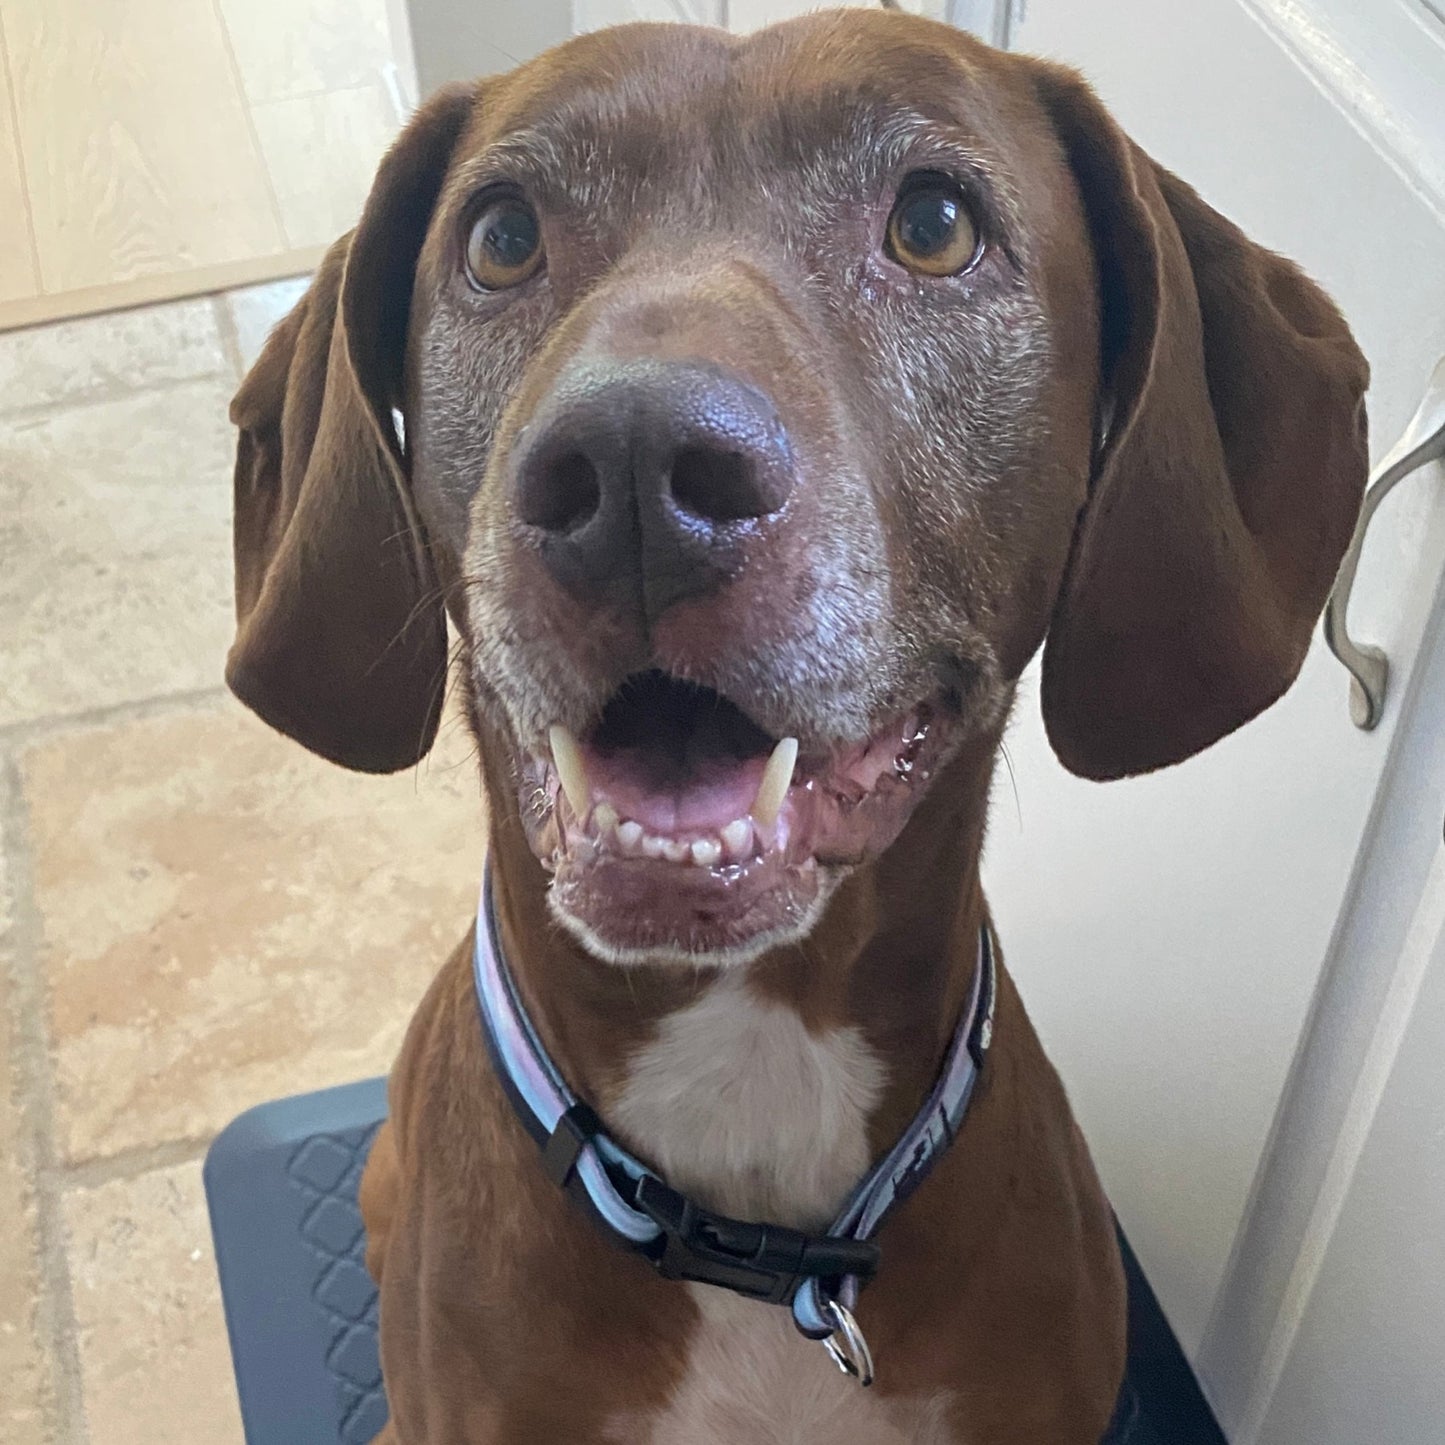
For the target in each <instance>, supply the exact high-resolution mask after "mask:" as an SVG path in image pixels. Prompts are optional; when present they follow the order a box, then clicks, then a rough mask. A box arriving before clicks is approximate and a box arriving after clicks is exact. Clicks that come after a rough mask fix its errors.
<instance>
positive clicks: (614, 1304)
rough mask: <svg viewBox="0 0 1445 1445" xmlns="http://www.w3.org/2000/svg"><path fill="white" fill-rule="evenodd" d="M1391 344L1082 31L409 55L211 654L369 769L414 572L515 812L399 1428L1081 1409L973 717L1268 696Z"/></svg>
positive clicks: (295, 322) (987, 1441)
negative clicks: (1080, 50)
mask: <svg viewBox="0 0 1445 1445" xmlns="http://www.w3.org/2000/svg"><path fill="white" fill-rule="evenodd" d="M1365 385H1366V368H1365V364H1364V361H1363V359H1362V358H1361V356H1360V354H1359V352H1358V350H1357V349H1356V347H1355V345H1354V343H1353V341H1352V340H1351V337H1350V334H1349V332H1348V330H1347V329H1346V327H1345V325H1344V323H1343V321H1342V320H1341V318H1340V317H1339V315H1338V313H1337V312H1336V311H1335V309H1334V308H1333V307H1332V305H1331V304H1330V302H1329V301H1328V300H1327V299H1326V298H1325V297H1324V296H1323V295H1322V294H1321V293H1320V291H1319V290H1317V289H1316V288H1315V286H1314V285H1312V284H1311V282H1310V281H1308V280H1307V279H1306V278H1305V277H1304V276H1303V275H1302V274H1301V273H1300V272H1299V271H1298V270H1297V269H1296V268H1295V267H1294V266H1292V265H1291V264H1290V263H1289V262H1288V261H1285V260H1282V259H1281V258H1279V257H1277V256H1275V255H1272V254H1270V253H1269V252H1267V251H1265V250H1262V249H1261V248H1259V247H1258V246H1255V245H1254V244H1252V243H1251V242H1250V241H1249V240H1248V239H1246V237H1244V236H1243V235H1241V234H1240V232H1239V231H1238V230H1236V229H1235V228H1234V227H1233V226H1232V225H1231V224H1230V223H1229V222H1228V221H1226V220H1225V219H1223V218H1222V217H1221V216H1219V215H1218V214H1217V213H1215V212H1214V211H1213V210H1211V209H1210V207H1209V206H1208V205H1206V204H1205V203H1204V202H1203V201H1202V200H1201V199H1200V198H1199V197H1198V196H1196V195H1195V193H1194V192H1193V191H1192V190H1190V188H1189V187H1188V186H1187V185H1185V184H1184V183H1183V182H1182V181H1180V180H1178V179H1176V178H1175V177H1174V176H1172V175H1170V174H1169V173H1168V172H1167V171H1164V170H1162V169H1161V168H1160V167H1158V166H1157V165H1155V164H1154V163H1153V162H1152V161H1151V160H1150V158H1149V157H1148V156H1147V155H1145V154H1144V153H1143V152H1141V151H1140V150H1139V149H1138V148H1137V147H1136V146H1135V145H1134V144H1133V143H1132V142H1131V141H1130V139H1129V138H1128V136H1126V135H1125V134H1124V133H1123V132H1122V131H1121V130H1120V129H1119V127H1118V126H1117V125H1116V124H1115V123H1114V121H1113V120H1112V119H1111V118H1110V117H1109V115H1108V114H1107V113H1106V111H1105V110H1104V109H1103V108H1102V107H1101V105H1100V103H1099V102H1098V100H1097V99H1096V98H1095V97H1094V95H1093V94H1092V92H1091V91H1090V90H1089V88H1088V86H1087V85H1086V84H1085V83H1084V82H1083V81H1082V80H1081V79H1080V78H1079V77H1078V76H1076V75H1074V74H1073V73H1071V72H1069V71H1067V70H1063V69H1060V68H1057V67H1055V66H1051V65H1047V64H1044V63H1041V62H1037V61H1033V60H1029V59H1026V58H1023V57H1019V56H1014V55H1005V54H1001V53H998V52H995V51H993V50H990V49H988V48H987V47H985V46H983V45H981V44H979V43H977V42H976V41H974V40H972V39H970V38H968V37H967V36H965V35H963V34H961V33H958V32H956V31H954V30H951V29H949V28H946V27H944V26H941V25H935V24H933V23H930V22H928V21H924V20H920V19H916V18H912V17H909V16H905V15H901V14H891V13H883V12H867V11H861V10H854V11H847V12H837V13H831V14H820V15H816V16H812V17H809V18H807V19H805V20H799V21H795V22H791V23H789V24H786V25H782V26H778V27H776V28H774V29H770V30H764V31H762V32H760V33H758V34H755V35H752V36H749V37H746V38H743V39H738V38H734V37H731V36H728V35H726V34H723V33H720V32H714V31H709V30H700V29H692V28H688V27H684V26H633V27H626V28H623V29H618V30H612V31H605V32H601V33H598V34H594V35H589V36H586V37H583V38H580V39H577V40H574V41H572V42H570V43H569V44H567V45H565V46H563V47H561V48H560V49H558V50H555V51H552V52H550V53H549V54H547V55H544V56H543V57H541V58H540V59H539V60H536V61H534V62H532V63H530V64H528V65H526V66H523V67H522V68H520V69H518V70H516V71H514V72H513V73H511V74H509V75H505V76H502V77H499V78H496V79H489V80H483V81H480V82H478V83H477V84H475V85H471V86H464V87H459V88H454V89H450V90H447V91H444V92H442V93H441V94H439V95H437V96H436V97H434V98H433V99H432V100H430V101H429V102H428V103H427V104H426V105H425V106H424V107H423V108H422V110H421V112H420V113H419V114H418V115H417V116H416V118H415V119H414V120H413V121H412V122H411V124H410V125H409V126H408V127H407V128H406V131H405V133H404V134H403V135H402V137H401V139H400V140H399V141H398V143H397V145H396V146H395V148H394V149H393V150H392V152H391V153H390V154H389V155H388V157H387V158H386V160H385V161H384V162H383V164H382V166H381V169H380V172H379V174H378V176H377V178H376V182H375V185H374V187H373V189H372V192H371V196H370V199H369V200H368V202H367V205H366V209H365V213H364V215H363V216H362V219H361V222H360V224H359V225H358V226H357V228H356V230H355V231H353V232H352V233H351V234H350V235H348V236H344V237H342V238H341V239H340V240H339V241H337V243H336V244H335V246H334V247H333V248H332V249H331V251H330V253H329V254H328V256H327V258H326V260H325V262H324V263H323V265H322V267H321V269H320V271H319V273H318V275H317V277H316V279H315V281H314V283H313V285H312V287H311V289H310V291H309V293H308V294H307V296H306V297H305V299H304V300H303V301H302V302H301V303H300V305H299V306H298V307H297V308H296V310H295V311H294V312H293V313H292V315H291V316H290V317H289V318H287V320H286V321H285V322H283V323H282V325H281V326H280V328H279V329H278V330H277V332H276V333H275V334H274V335H273V336H272V338H271V340H270V342H269V344H268V345H267V347H266V349H265V351H264V353H263V354H262V356H261V358H260V360H259V361H258V362H257V363H256V366H255V368H254V370H253V371H252V373H251V374H250V376H248V377H247V379H246V381H245V384H244V385H243V387H242V388H241V391H240V394H239V395H238V396H237V398H236V401H235V404H234V408H233V415H234V419H235V421H236V423H237V424H238V426H239V428H240V444H239V454H238V459H237V467H236V562H237V568H236V570H237V604H238V614H239V629H238V635H237V639H236V643H235V647H234V649H233V651H232V653H231V658H230V664H229V670H228V676H229V679H230V682H231V685H232V686H233V687H234V689H235V690H236V692H237V693H238V694H239V695H240V696H241V697H242V698H243V699H244V701H245V702H246V703H248V704H249V705H250V706H251V707H252V708H254V709H255V710H256V711H257V712H258V713H260V714H261V716H262V717H264V718H266V719H267V720H268V721H270V722H271V723H273V724H274V725H275V726H276V727H278V728H280V729H282V730H283V731H285V732H287V733H289V734H290V735H291V736H293V737H295V738H296V739H297V740H298V741H300V742H301V743H303V744H305V745H306V746H307V747H310V748H312V749H314V750H316V751H317V752H319V753H322V754H324V755H325V756H327V757H329V758H332V759H334V760H335V761H336V762H338V763H341V764H343V765H345V766H348V767H353V768H361V769H368V770H379V771H385V770H391V769H398V768H405V767H408V766H410V765H412V764H413V763H415V762H416V761H417V759H419V758H420V757H421V756H422V755H423V754H424V753H425V752H426V750H427V748H428V746H429V745H430V743H431V740H432V737H433V735H434V733H435V731H436V727H437V720H438V714H439V712H440V709H441V705H442V699H443V695H444V690H445V686H446V675H447V668H448V661H449V648H448V636H447V620H448V618H450V622H451V624H452V627H453V628H454V631H455V634H456V637H457V639H458V644H457V646H456V648H455V650H454V651H453V652H451V653H450V657H451V662H452V668H453V675H452V686H453V687H454V688H455V689H456V690H458V691H459V692H460V694H461V696H462V697H463V698H464V701H465V705H466V710H467V712H468V715H469V717H470V722H471V725H472V727H473V728H474V730H475V732H476V735H477V739H478V742H479V752H480V757H481V771H482V775H483V782H484V786H485V791H486V798H487V806H488V809H489V816H490V829H491V834H490V837H491V841H490V848H489V860H488V864H487V882H486V886H485V888H484V890H483V904H482V907H481V909H480V912H479V915H478V919H477V922H476V925H475V928H474V930H473V931H472V933H470V934H469V935H468V937H467V938H466V939H465V941H464V942H463V943H462V945H461V946H460V947H459V948H458V950H457V952H456V954H455V955H454V956H453V957H452V958H451V959H450V960H449V961H448V962H446V963H445V964H444V965H443V966H442V968H441V972H440V973H439V975H438V977H437V980H436V983H435V985H434V986H433V988H432V989H431V991H430V993H429V994H428V996H427V998H426V1000H425V1001H424V1003H423V1004H422V1006H421V1009H420V1012H419V1013H418V1014H417V1016H416V1019H415V1021H414V1023H413V1025H412V1028H411V1031H410V1034H409V1036H408V1038H407V1042H406V1045H405V1048H404V1050H403V1053H402V1056H401V1058H400V1060H399V1062H398V1063H397V1066H396V1070H395V1072H394V1074H393V1077H392V1086H391V1118H390V1121H389V1123H388V1125H387V1126H386V1127H385V1128H384V1129H383V1131H382V1133H381V1135H380V1136H379V1139H378V1142H377V1145H376V1148H375V1152H374V1154H373V1156H372V1160H371V1163H370V1166H369V1169H368V1172H367V1176H366V1180H365V1183H364V1185H363V1205H364V1210H365V1214H366V1221H367V1226H368V1230H369V1240H370V1263H371V1267H372V1270H373V1272H374V1274H375V1275H376V1277H377V1279H378V1280H379V1282H380V1287H381V1300H382V1303H381V1325H382V1353H383V1365H384V1370H385V1376H386V1386H387V1392H388V1396H389V1401H390V1407H391V1424H390V1425H389V1426H388V1427H387V1431H386V1434H385V1436H384V1437H383V1438H384V1439H385V1440H387V1441H390V1442H395V1445H502V1442H505V1445H526V1442H539V1445H541V1442H548V1445H551V1442H569V1445H570V1442H583V1445H586V1442H603V1441H628V1442H631V1441H640V1442H653V1445H715V1442H716V1445H723V1442H739V1445H753V1442H779V1445H783V1442H787V1445H803V1442H818V1445H824V1442H826V1445H863V1442H867V1445H889V1442H904V1441H909V1442H936V1445H965V1442H966V1445H1026V1442H1027V1445H1045V1442H1047V1445H1098V1442H1099V1441H1101V1439H1103V1438H1105V1437H1106V1435H1107V1434H1108V1433H1109V1432H1110V1429H1111V1426H1110V1421H1111V1417H1113V1415H1114V1412H1115V1410H1116V1407H1117V1405H1118V1401H1119V1397H1120V1388H1121V1378H1122V1375H1123V1368H1124V1286H1123V1279H1122V1273H1121V1267H1120V1261H1119V1257H1118V1252H1117V1247H1116V1244H1115V1238H1114V1233H1113V1224H1112V1220H1111V1216H1110V1211H1109V1207H1108V1204H1107V1202H1106V1200H1105V1198H1104V1196H1103V1193H1102V1191H1101V1189H1100V1186H1099V1183H1098V1180H1097V1179H1096V1177H1095V1174H1094V1170H1093V1167H1092V1165H1091V1163H1090V1160H1089V1155H1088V1152H1087V1149H1086V1147H1085V1145H1084V1142H1083V1140H1082V1138H1081V1137H1080V1134H1079V1131H1078V1129H1077V1128H1076V1127H1075V1125H1074V1123H1073V1121H1072V1118H1071V1115H1070V1112H1069V1107H1068V1103H1067V1101H1066V1099H1065V1096H1064V1092H1063V1089H1062V1088H1061V1086H1060V1084H1059V1081H1058V1079H1057V1077H1056V1076H1055V1074H1054V1073H1053V1071H1052V1069H1051V1068H1050V1066H1049V1064H1048V1063H1047V1061H1046V1060H1045V1059H1044V1057H1043V1054H1042V1052H1041V1050H1040V1047H1039V1043H1038V1040H1037V1039H1036V1037H1035V1035H1034V1033H1033V1031H1032V1029H1031V1028H1030V1025H1029V1022H1028V1019H1027V1017H1026V1016H1025V1013H1024V1011H1023V1007H1022V1005H1021V1003H1020V1001H1019V998H1018V995H1017V993H1016V992H1015V990H1014V988H1013V986H1012V984H1011V982H1010V980H1009V978H1008V975H1007V973H1006V972H1005V971H1004V968H1003V964H1002V954H1001V949H1000V941H999V940H998V939H997V938H996V937H995V936H994V933H993V930H992V927H991V925H990V921H989V916H988V909H987V904H986V902H985V899H984V897H983V894H982V892H981V889H980V885H979V854H980V849H981V846H982V842H983V835H984V827H985V821H986V814H987V807H988V799H989V790H990V782H991V778H992V775H993V770H994V764H995V758H996V754H997V751H998V747H999V742H1000V738H1001V735H1002V731H1003V728H1004V725H1005V722H1006V719H1007V716H1008V712H1009V708H1010V705H1011V702H1012V698H1013V694H1014V688H1015V684H1016V681H1017V679H1018V677H1019V674H1020V671H1021V670H1022V669H1023V667H1024V666H1025V664H1026V663H1027V662H1028V661H1029V659H1030V658H1031V657H1032V656H1033V654H1034V653H1035V652H1036V651H1037V650H1038V649H1039V648H1040V647H1042V648H1043V706H1044V710H1045V717H1046V721H1047V725H1048V729H1049V733H1050V736H1051V738H1052V740H1053V742H1054V745H1055V748H1056V750H1057V751H1058V754H1059V756H1060V757H1061V759H1062V760H1063V761H1064V763H1065V764H1066V765H1067V766H1068V767H1069V768H1070V769H1072V770H1073V771H1074V772H1076V773H1079V774H1082V775H1085V776H1088V777H1092V778H1099V779H1107V778H1115V777H1121V776H1125V775H1128V774H1131V773H1137V772H1141V771H1145V770H1148V769H1152V768H1158V767H1161V766H1164V765H1167V764H1172V763H1177V762H1180V761H1181V760H1183V759H1185V758H1187V757H1189V756H1190V755H1191V754H1193V753H1195V752H1198V751H1199V750H1200V749H1201V748H1204V747H1207V746H1208V745H1209V744H1210V743H1212V742H1213V741H1215V740H1216V739H1218V738H1219V737H1221V736H1222V735H1224V734H1225V733H1228V732H1229V731H1231V730H1232V729H1234V728H1237V727H1239V726H1240V725H1242V724H1244V723H1246V722H1247V721H1248V720H1249V719H1250V718H1252V717H1253V716H1254V715H1255V714H1256V713H1258V712H1260V711H1261V710H1262V709H1263V708H1265V707H1267V706H1268V705H1269V704H1270V703H1272V702H1273V701H1274V700H1275V699H1276V698H1277V697H1279V695H1280V694H1281V693H1282V692H1283V691H1284V690H1285V688H1286V687H1288V686H1289V684H1290V682H1291V681H1292V679H1293V677H1294V675H1295V673H1296V672H1297V670H1298V668H1299V666H1300V663H1301V661H1302V659H1303V656H1304V653H1305V650H1306V648H1307V646H1308V644H1309V640H1310V634H1311V630H1312V627H1313V624H1314V621H1315V619H1316V616H1317V614H1318V612H1319V609H1320V607H1321V606H1322V604H1323V601H1324V598H1325V594H1326V592H1327V590H1328V588H1329V586H1330V583H1331V580H1332V578H1333V574H1334V571H1335V568H1336V565H1337V563H1338V561H1339V558H1340V556H1341V554H1342V552H1343V550H1344V547H1345V545H1346V543H1347V541H1348V539H1349V537H1350V534H1351V530H1352V527H1353V524H1354V521H1355V516H1356V511H1357V508H1358V505H1359V501H1360V493H1361V488H1362V484H1363V480H1364V474H1365V429H1364V416H1363V410H1362V403H1361V398H1362V395H1363V392H1364V389H1365ZM398 419H399V420H400V424H398ZM457 923H458V929H459V931H460V929H461V928H462V927H463V926H464V924H465V923H466V920H464V919H460V918H459V919H458V920H457ZM397 1006H398V1007H399V1008H401V1007H404V1006H406V1005H405V1002H404V1001H402V1000H398V1005H397Z"/></svg>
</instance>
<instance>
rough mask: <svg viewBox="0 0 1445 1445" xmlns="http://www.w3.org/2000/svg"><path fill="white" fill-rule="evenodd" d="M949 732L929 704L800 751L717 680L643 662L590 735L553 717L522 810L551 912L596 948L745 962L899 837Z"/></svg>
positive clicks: (802, 925) (532, 761) (527, 771)
mask: <svg viewBox="0 0 1445 1445" xmlns="http://www.w3.org/2000/svg"><path fill="white" fill-rule="evenodd" d="M945 731H946V729H945V728H944V727H943V725H942V723H941V720H940V718H939V717H938V716H937V709H936V708H935V707H934V706H933V705H931V704H926V703H925V704H920V705H918V706H917V707H915V708H912V709H910V710H909V711H908V712H907V713H906V714H902V715H900V716H898V717H896V718H895V719H893V720H892V721H890V722H889V723H888V724H887V725H885V726H884V727H882V728H880V729H879V730H878V731H877V732H875V733H874V734H873V735H872V736H871V737H869V738H866V739H864V740H863V741H861V742H857V743H851V744H844V745H841V746H838V747H835V748H831V749H824V750H819V751H817V752H804V753H801V754H800V752H799V745H798V740H797V738H795V737H789V736H782V737H775V736H773V735H771V734H769V733H768V732H766V731H764V730H763V729H762V728H761V727H759V726H758V725H757V723H755V722H754V721H753V720H752V719H751V718H750V717H748V715H747V714H746V713H745V712H744V711H743V710H742V709H741V708H739V707H738V706H737V705H736V704H735V703H733V702H732V701H730V700H729V699H728V698H726V697H724V696H722V695H721V694H720V693H717V692H714V691H713V690H712V689H710V688H706V687H699V686H696V685H694V684H691V683H687V682H682V681H679V680H678V679H676V678H673V677H670V676H668V675H667V674H665V673H662V672H647V673H643V674H640V675H638V676H635V677H633V678H630V679H629V680H628V681H627V682H626V683H624V684H623V686H622V687H621V688H620V689H619V690H618V691H617V692H616V693H615V694H614V696H613V697H612V698H611V699H610V700H609V702H608V703H607V705H606V707H605V708H604V710H603V712H602V715H601V717H600V719H599V720H598V721H597V723H596V724H595V725H594V726H593V727H592V728H591V729H590V730H589V731H588V732H587V733H585V734H584V735H583V736H581V737H578V736H576V735H575V734H574V733H572V732H570V731H568V729H566V728H565V727H562V726H561V725H557V726H554V727H553V728H552V729H551V730H550V756H546V755H541V754H537V755H533V756H532V757H530V758H529V759H528V760H527V763H526V765H525V767H524V769H523V774H524V776H523V781H522V811H523V818H524V821H525V823H526V825H527V829H528V834H529V838H530V841H531V843H532V847H533V849H534V850H535V851H536V853H537V855H538V857H540V858H541V859H542V861H543V862H544V863H545V864H546V865H547V866H548V867H549V868H550V869H551V870H552V872H553V875H554V877H553V884H552V892H551V899H552V906H553V909H554V911H555V912H556V913H557V915H558V916H559V917H560V918H561V919H562V921H563V922H564V923H566V924H567V925H568V927H569V928H571V929H572V930H573V932H574V933H577V934H578V935H579V936H581V937H582V939H583V941H584V942H585V943H586V944H587V945H588V946H589V947H590V948H592V950H593V951H594V952H596V953H599V954H601V955H602V956H604V957H607V958H611V959H614V960H616V961H621V962H641V961H646V960H649V959H651V960H656V959H662V958H673V959H675V958H679V957H690V958H693V959H696V960H697V961H700V962H725V961H729V960H733V961H736V960H740V959H742V958H743V957H754V956H756V955H757V954H759V953H761V952H762V951H763V950H765V949H766V948H767V947H769V946H772V945H774V944H777V943H782V942H787V941H791V940H793V939H796V938H797V937H800V936H801V935H802V934H803V933H806V932H807V930H808V929H809V928H810V927H811V926H812V923H813V922H814V921H815V919H816V916H817V912H818V909H819V908H820V907H821V905H822V902H823V901H824V900H825V899H826V895H827V891H828V887H829V885H830V882H831V881H832V880H834V879H836V877H837V875H838V872H839V870H840V869H841V868H842V867H844V866H846V865H848V864H853V863H857V862H860V861H862V860H863V859H864V858H866V857H869V856H872V855H875V854H876V853H877V852H879V851H881V850H882V849H883V848H885V847H886V846H887V845H888V844H889V843H890V842H892V841H893V839H894V838H895V837H896V836H897V834H898V832H899V831H900V830H901V828H902V826H903V824H904V822H905V821H906V820H907V817H908V814H909V812H911V810H912V807H913V804H914V802H915V800H916V798H917V797H918V795H919V794H920V793H921V791H922V788H923V785H924V784H925V783H926V782H927V780H928V778H929V776H930V775H931V772H932V771H933V769H934V768H935V767H936V765H937V763H938V761H939V759H940V756H941V752H942V748H943V741H942V739H943V734H944V733H945Z"/></svg>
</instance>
